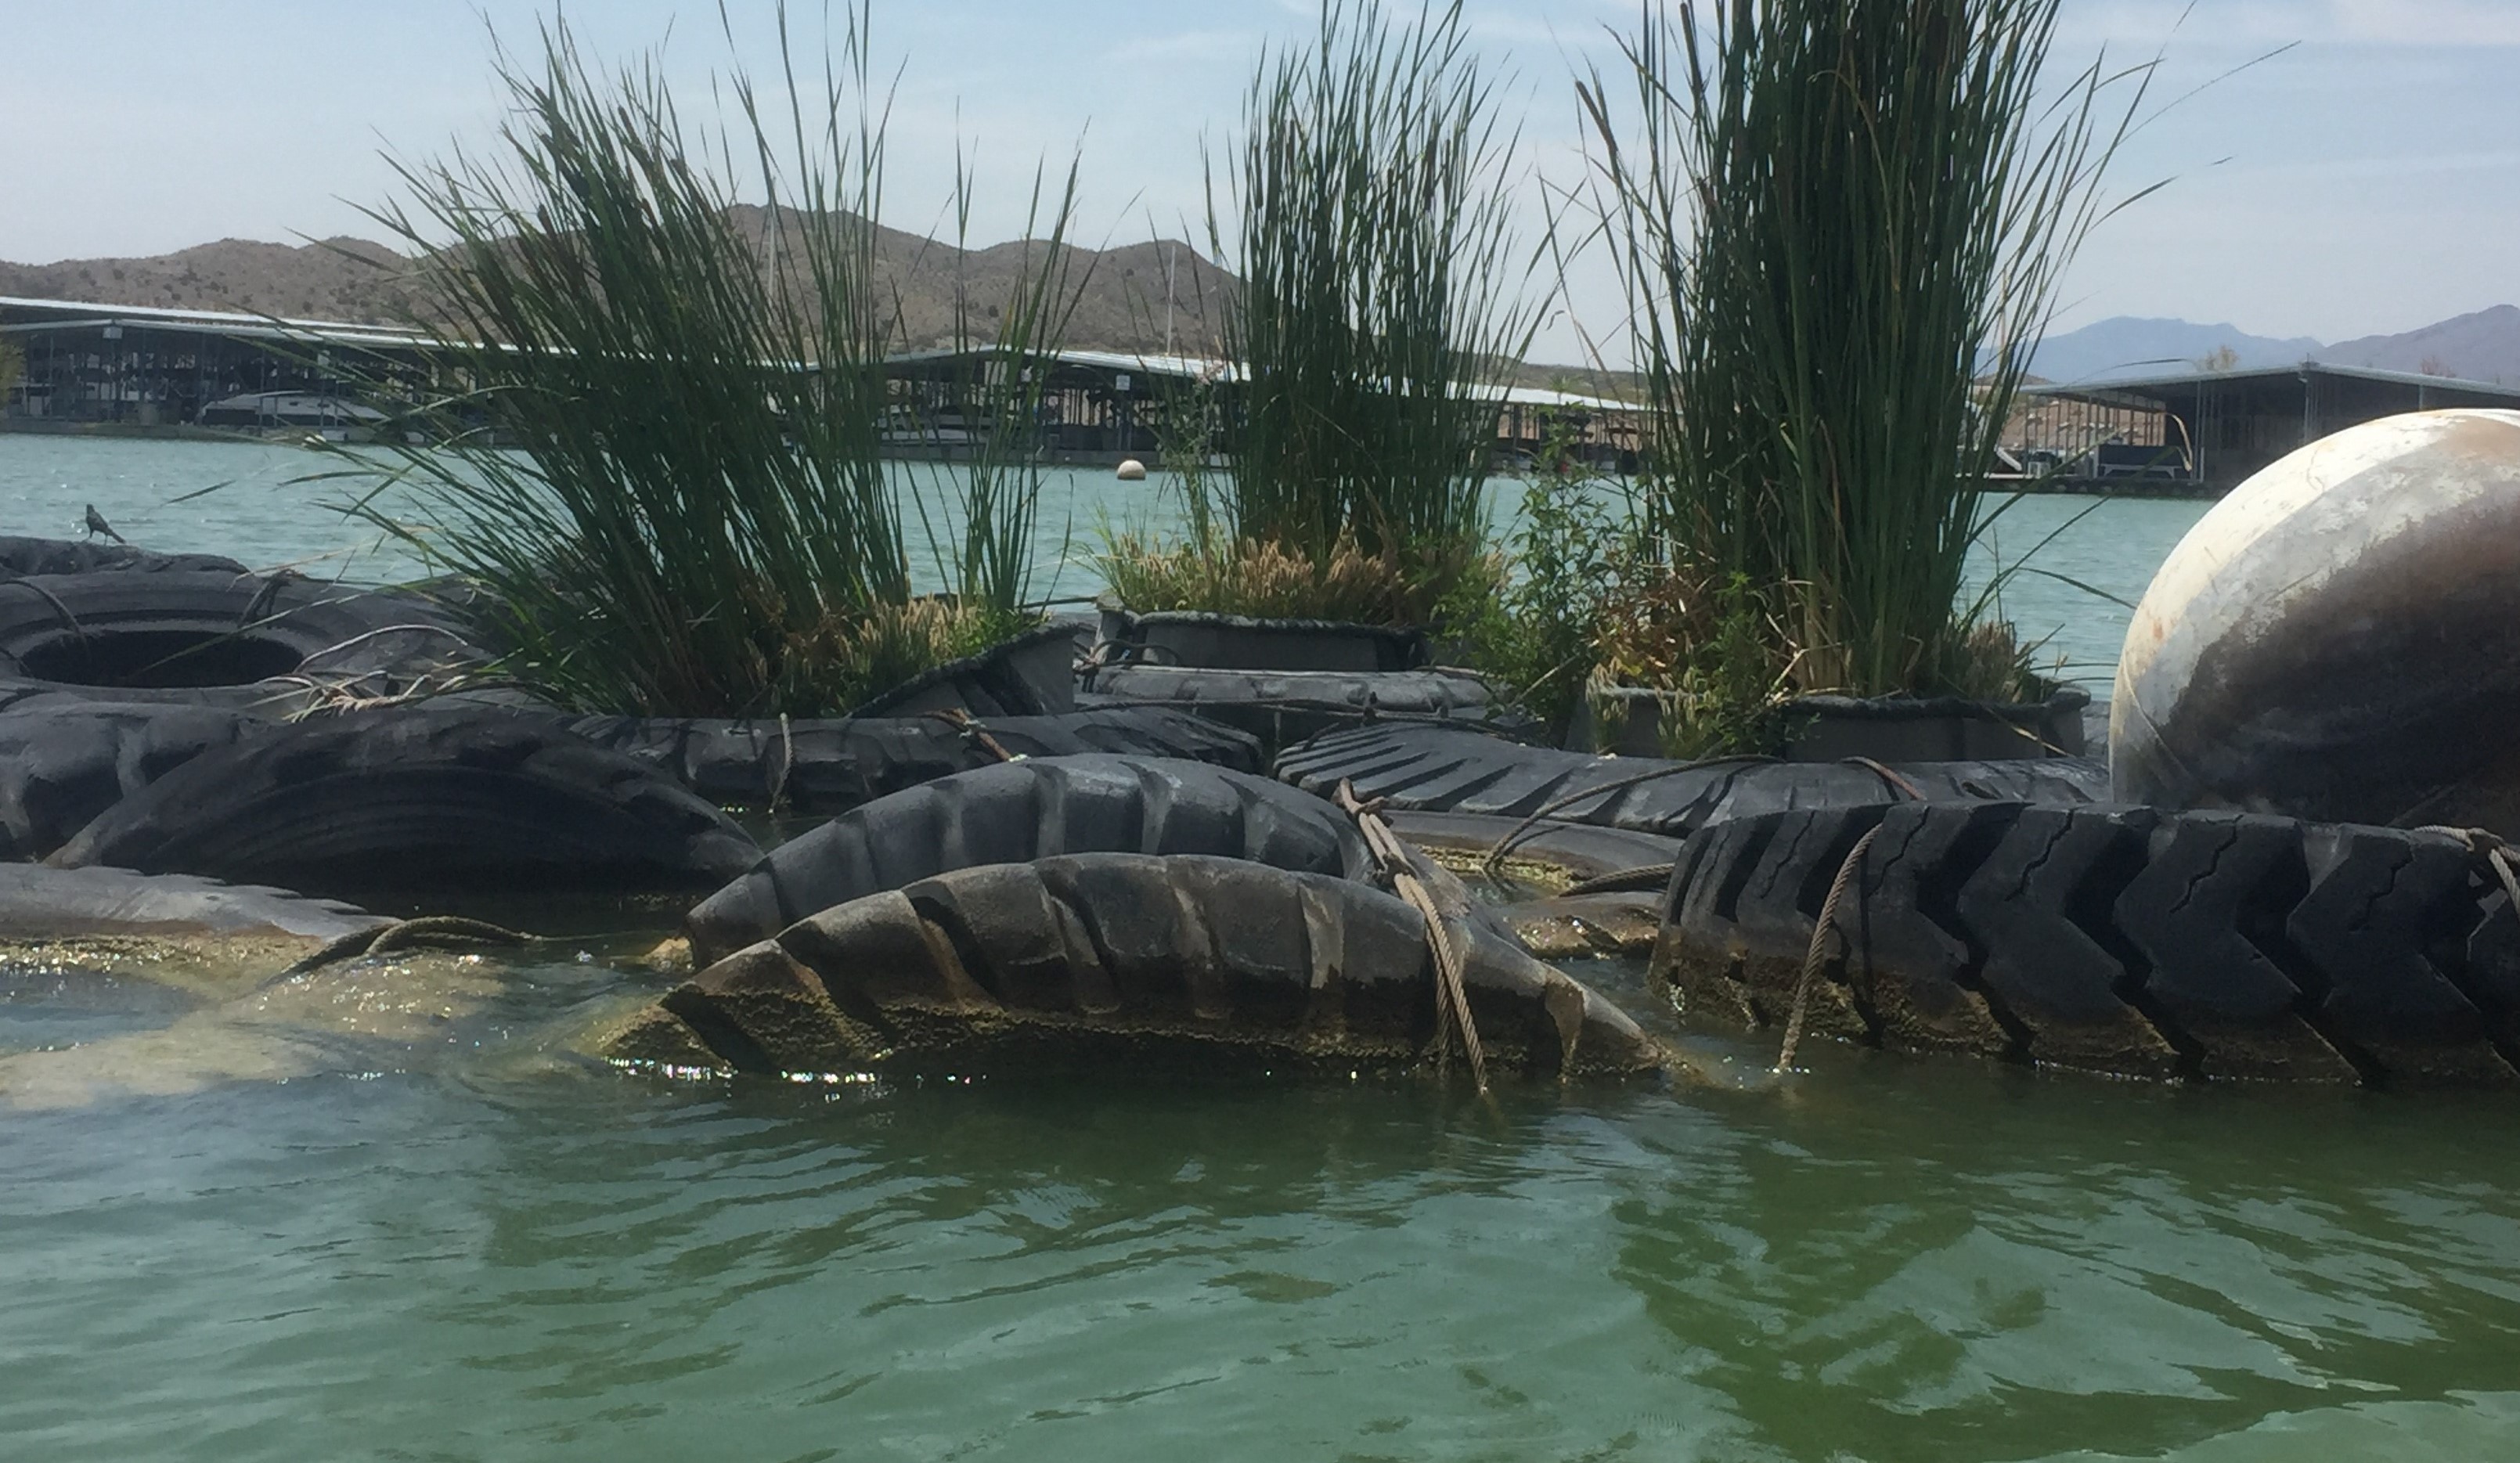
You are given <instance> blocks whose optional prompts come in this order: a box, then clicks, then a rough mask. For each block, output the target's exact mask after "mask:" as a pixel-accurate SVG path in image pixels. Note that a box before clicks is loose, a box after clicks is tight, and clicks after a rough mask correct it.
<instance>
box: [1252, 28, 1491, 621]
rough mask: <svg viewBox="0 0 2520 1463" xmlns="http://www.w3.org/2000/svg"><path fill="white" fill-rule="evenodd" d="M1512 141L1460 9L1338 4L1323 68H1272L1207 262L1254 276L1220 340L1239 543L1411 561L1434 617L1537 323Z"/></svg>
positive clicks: (1475, 515)
mask: <svg viewBox="0 0 2520 1463" xmlns="http://www.w3.org/2000/svg"><path fill="white" fill-rule="evenodd" d="M1518 141H1519V138H1518V134H1517V133H1515V132H1513V131H1510V130H1508V129H1506V128H1504V127H1502V126H1501V125H1500V122H1499V118H1498V107H1497V99H1496V93H1495V88H1494V83H1493V82H1492V81H1491V80H1490V78H1489V77H1488V76H1487V75H1486V74H1484V73H1483V72H1482V70H1481V68H1480V67H1479V65H1478V63H1477V61H1476V59H1475V58H1474V57H1473V56H1472V55H1471V54H1470V52H1469V51H1468V50H1467V48H1466V46H1465V44H1464V40H1463V26H1462V18H1461V9H1460V5H1459V3H1458V0H1455V3H1450V4H1446V5H1443V6H1441V7H1440V8H1433V9H1421V10H1420V11H1419V12H1418V16H1417V17H1416V19H1415V20H1414V21H1412V22H1409V23H1407V24H1405V25H1397V26H1395V25H1394V24H1393V23H1392V22H1391V21H1390V20H1389V19H1388V18H1386V16H1385V15H1384V13H1383V11H1382V8H1381V6H1380V4H1379V3H1378V0H1325V4H1324V6H1323V9H1322V12H1321V19H1320V26H1319V30H1318V32H1317V34H1316V36H1315V38H1314V41H1313V44H1312V45H1311V46H1310V47H1309V48H1305V49H1292V50H1287V51H1283V52H1281V53H1279V54H1276V55H1274V56H1264V57H1263V58H1262V60H1261V62H1260V63H1259V66H1258V67H1257V69H1256V70H1255V72H1254V75H1253V79H1252V83H1251V88H1250V91H1249V94H1248V97H1247V99H1246V102H1245V107H1244V112H1243V135H1242V137H1241V138H1240V140H1239V147H1238V152H1237V153H1236V154H1235V155H1234V156H1233V159H1232V168H1231V171H1230V173H1229V175H1228V177H1227V179H1226V180H1225V183H1224V187H1223V190H1222V193H1223V197H1222V199H1220V188H1219V179H1218V176H1217V171H1218V170H1217V165H1216V163H1215V161H1214V160H1213V159H1211V161H1210V167H1209V176H1208V230H1209V237H1210V240H1211V243H1212V245H1213V247H1214V249H1215V250H1216V252H1217V253H1218V254H1219V255H1220V257H1231V258H1232V259H1233V260H1234V262H1235V264H1236V266H1237V267H1238V269H1239V270H1240V272H1241V276H1242V288H1241V291H1240V294H1239V296H1238V298H1237V299H1235V300H1233V301H1230V302H1229V303H1228V307H1227V309H1226V311H1225V322H1224V331H1223V334H1224V338H1225V344H1226V349H1227V354H1228V355H1229V356H1230V357H1231V358H1232V359H1233V360H1234V362H1235V363H1236V365H1237V366H1238V382H1237V388H1236V391H1235V398H1236V409H1235V410H1234V411H1232V412H1231V413H1230V414H1229V416H1228V420H1227V422H1226V430H1225V434H1224V436H1225V441H1224V447H1225V452H1226V459H1227V462H1228V464H1229V470H1228V474H1227V478H1226V482H1225V484H1224V487H1225V496H1224V500H1223V502H1222V504H1221V507H1222V508H1223V509H1224V510H1225V512H1224V513H1223V514H1222V520H1223V521H1224V523H1225V526H1226V527H1227V528H1228V530H1229V531H1230V532H1231V533H1232V534H1234V535H1236V536H1238V538H1240V539H1242V540H1246V541H1253V542H1258V543H1264V544H1268V545H1273V546H1276V547H1278V548H1280V549H1283V550H1284V551H1286V552H1288V553H1292V554H1297V555H1299V556H1301V557H1303V558H1306V559H1309V560H1310V561H1312V562H1313V563H1315V564H1326V563H1328V561H1329V560H1330V559H1331V558H1332V556H1333V555H1335V554H1337V553H1338V552H1339V550H1340V548H1341V546H1343V545H1345V546H1349V547H1350V548H1352V549H1354V550H1355V551H1358V552H1361V553H1363V554H1367V555H1369V556H1377V557H1382V558H1385V559H1388V560H1395V561H1398V562H1399V563H1401V564H1402V565H1403V566H1404V568H1405V570H1406V572H1408V573H1410V574H1412V575H1414V576H1416V577H1418V578H1419V579H1420V580H1422V581H1425V582H1423V583H1420V584H1418V585H1415V586H1413V588H1414V589H1416V590H1418V592H1419V594H1418V602H1419V605H1420V608H1421V610H1422V608H1423V607H1424V606H1425V605H1428V604H1431V601H1432V598H1433V597H1434V596H1435V595H1438V594H1440V592H1441V589H1442V585H1441V584H1440V583H1438V582H1436V581H1439V580H1440V579H1441V578H1442V577H1443V576H1444V575H1445V574H1447V573H1449V572H1456V571H1458V569H1459V568H1460V567H1461V566H1462V564H1463V562H1464V561H1466V560H1468V559H1469V558H1471V557H1473V556H1475V555H1476V554H1478V552H1479V551H1480V549H1481V546H1482V545H1483V544H1484V541H1485V537H1486V533H1487V521H1486V512H1485V509H1484V506H1483V498H1482V491H1481V490H1482V487H1483V485H1484V483H1485V481H1486V477H1487V471H1488V463H1489V458H1490V456H1491V454H1492V453H1493V452H1494V450H1495V444H1496V421H1497V410H1498V408H1497V398H1498V395H1499V393H1500V392H1501V390H1502V382H1503V381H1504V379H1505V377H1506V375H1507V373H1508V371H1509V370H1510V368H1511V366H1512V364H1513V363H1515V362H1518V361H1519V360H1520V359H1521V357H1522V354H1523V352H1524V351H1525V349H1526V348H1527V347H1528V345H1529V343H1530V340H1531V338H1532V334H1533V332H1534V331H1535V330H1536V328H1537V324H1538V319H1539V316H1538V312H1537V311H1536V310H1535V309H1534V308H1532V307H1531V306H1530V304H1529V303H1528V302H1527V301H1526V300H1525V298H1524V297H1523V296H1524V289H1523V287H1524V286H1525V285H1526V284H1527V282H1528V276H1529V267H1528V263H1527V261H1523V260H1521V259H1520V258H1519V256H1518V254H1517V251H1516V245H1515V237H1514V229H1513V221H1512V218H1511V212H1510V204H1511V201H1512V185H1513V181H1514V180H1513V168H1514V165H1515V156H1516V155H1517V152H1518ZM1224 205H1230V210H1231V214H1232V218H1233V223H1232V226H1231V228H1230V229H1229V226H1228V224H1227V223H1226V213H1227V211H1228V210H1227V206H1224ZM1229 238H1230V239H1231V240H1232V241H1233V244H1229V243H1228V240H1229Z"/></svg>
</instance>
